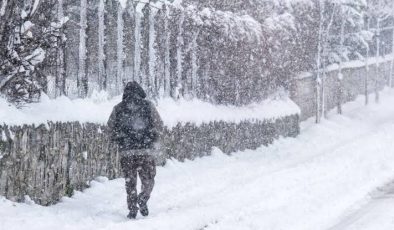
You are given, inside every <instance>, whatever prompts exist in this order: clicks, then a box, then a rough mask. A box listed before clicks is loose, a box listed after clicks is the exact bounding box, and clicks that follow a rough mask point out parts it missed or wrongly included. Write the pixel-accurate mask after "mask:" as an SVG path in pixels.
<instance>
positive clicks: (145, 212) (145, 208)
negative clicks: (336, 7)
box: [139, 202, 149, 216]
mask: <svg viewBox="0 0 394 230" xmlns="http://www.w3.org/2000/svg"><path fill="white" fill-rule="evenodd" d="M139 206H140V213H141V215H142V216H148V215H149V209H148V205H147V204H146V202H140V203H139Z"/></svg>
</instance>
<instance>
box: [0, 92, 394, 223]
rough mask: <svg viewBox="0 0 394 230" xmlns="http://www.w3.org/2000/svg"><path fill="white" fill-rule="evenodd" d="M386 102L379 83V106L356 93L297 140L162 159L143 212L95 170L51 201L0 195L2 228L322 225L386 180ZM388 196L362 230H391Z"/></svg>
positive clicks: (391, 149) (389, 118)
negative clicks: (130, 207) (136, 212)
mask: <svg viewBox="0 0 394 230" xmlns="http://www.w3.org/2000/svg"><path fill="white" fill-rule="evenodd" d="M393 105H394V91H392V90H390V91H389V90H386V91H385V92H384V93H382V95H381V103H380V104H378V105H375V104H371V105H370V106H368V107H364V106H363V100H362V98H360V99H359V100H357V101H356V102H352V103H349V104H347V105H346V106H345V107H344V113H345V115H343V116H339V115H336V114H335V113H334V112H332V113H330V114H329V118H328V119H327V120H324V121H323V122H322V124H319V125H315V124H314V123H313V119H310V120H308V121H306V122H304V123H302V132H301V135H300V136H298V137H297V138H288V139H280V140H278V141H276V142H275V143H274V144H273V145H271V146H268V147H261V148H259V149H258V150H255V151H244V152H238V153H234V154H233V155H232V156H227V155H224V154H222V153H221V152H220V151H219V150H214V151H213V156H211V157H205V158H201V159H197V160H195V161H188V162H185V163H179V162H176V161H168V164H167V165H166V166H165V167H162V168H159V169H158V174H157V178H156V179H157V180H156V181H157V183H156V187H155V190H154V192H153V195H152V199H151V200H150V211H151V215H150V216H149V217H147V218H140V217H139V218H138V219H137V220H128V219H126V217H125V216H126V214H127V210H126V201H125V200H126V194H125V190H124V186H123V183H124V180H123V179H117V180H113V181H107V180H105V179H104V178H99V179H98V181H94V182H92V184H91V185H92V186H91V188H90V189H87V190H86V191H85V192H77V193H76V194H75V195H74V196H73V197H72V198H64V199H63V200H62V202H61V203H59V204H57V205H54V206H51V207H41V206H38V205H35V204H17V203H13V202H10V201H8V200H6V199H4V198H3V199H1V198H0V229H7V230H12V229H17V230H19V229H29V230H34V229H39V230H45V229H56V230H63V229H160V230H166V229H171V230H177V229H179V230H187V229H193V230H207V229H210V230H211V229H237V230H242V229H258V230H261V229H268V230H275V229H284V230H289V229H291V230H297V229H300V230H308V229H311V230H316V229H319V230H320V229H330V228H332V227H335V226H339V225H338V223H341V222H343V221H344V218H345V219H346V218H347V217H348V216H352V213H355V212H356V211H355V210H357V209H358V208H362V207H365V206H366V204H367V203H368V202H370V201H371V200H373V199H372V197H373V194H375V191H376V188H378V187H379V186H383V185H384V184H387V183H389V182H390V181H392V180H393V179H394V167H393V163H394V141H393V138H394V106H393ZM391 204H392V205H390V203H388V206H390V208H388V207H386V208H387V209H383V210H379V209H378V210H377V212H385V211H386V213H385V214H386V215H384V216H383V217H386V218H383V217H382V218H377V219H376V218H374V215H377V214H376V213H374V214H371V215H372V216H371V218H369V219H368V218H367V219H365V220H366V221H369V222H368V223H371V222H375V221H379V222H375V225H374V226H375V228H365V229H379V230H385V229H393V227H394V223H393V219H394V218H393V217H394V216H393V215H390V214H392V213H393V210H394V207H393V206H394V202H391ZM349 218H350V217H349ZM340 227H341V226H340ZM338 229H341V228H338ZM342 229H347V225H343V228H342ZM349 229H358V230H359V229H363V228H362V227H360V226H357V227H355V228H351V227H349Z"/></svg>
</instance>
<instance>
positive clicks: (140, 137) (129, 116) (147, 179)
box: [108, 81, 163, 219]
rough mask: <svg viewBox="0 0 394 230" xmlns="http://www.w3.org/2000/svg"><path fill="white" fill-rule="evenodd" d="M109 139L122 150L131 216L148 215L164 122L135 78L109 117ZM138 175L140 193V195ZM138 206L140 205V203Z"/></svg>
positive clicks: (123, 169)
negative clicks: (139, 185)
mask: <svg viewBox="0 0 394 230" xmlns="http://www.w3.org/2000/svg"><path fill="white" fill-rule="evenodd" d="M108 127H109V133H110V138H111V140H112V141H114V142H115V143H116V144H117V146H118V150H119V154H120V157H121V158H120V164H121V167H122V171H123V173H124V176H125V180H126V191H127V205H128V209H129V210H130V212H129V214H128V216H127V217H128V218H130V219H135V218H136V216H137V213H138V210H139V211H140V213H141V215H143V216H147V215H149V210H148V206H147V202H148V200H149V198H150V195H151V192H152V190H153V186H154V183H155V181H154V178H155V175H156V164H155V158H154V155H155V153H156V152H157V151H158V150H157V149H158V147H157V145H158V142H159V136H160V135H161V133H162V130H163V122H162V120H161V118H160V115H159V113H158V112H157V110H156V108H155V107H154V105H153V104H152V103H151V102H150V101H148V100H147V99H146V93H145V92H144V90H143V89H142V87H141V86H140V85H139V84H138V83H137V82H135V81H133V82H129V83H127V85H126V87H125V89H124V93H123V99H122V101H121V102H120V103H119V104H118V105H116V106H115V107H114V109H113V111H112V114H111V116H110V118H109V120H108ZM137 174H138V175H139V177H140V179H141V184H142V186H141V193H140V194H139V195H138V194H137ZM137 205H138V206H139V207H138V206H137Z"/></svg>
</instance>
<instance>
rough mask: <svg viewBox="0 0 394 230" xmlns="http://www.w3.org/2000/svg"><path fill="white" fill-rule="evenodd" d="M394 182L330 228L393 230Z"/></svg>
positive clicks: (338, 229) (336, 229)
mask: <svg viewBox="0 0 394 230" xmlns="http://www.w3.org/2000/svg"><path fill="white" fill-rule="evenodd" d="M393 213H394V182H391V183H389V184H388V185H386V186H384V187H382V188H379V189H378V190H377V191H376V192H375V193H373V194H372V199H371V200H370V201H368V202H367V203H366V204H364V205H362V206H361V207H359V208H358V209H357V210H355V211H353V212H349V214H347V215H345V216H344V218H343V220H342V221H340V222H339V223H337V224H336V225H334V226H333V227H332V228H330V229H329V230H376V229H379V230H392V229H394V215H393Z"/></svg>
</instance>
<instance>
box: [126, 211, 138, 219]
mask: <svg viewBox="0 0 394 230" xmlns="http://www.w3.org/2000/svg"><path fill="white" fill-rule="evenodd" d="M137 214H138V208H135V209H132V210H130V212H129V214H128V215H127V218H129V219H135V218H136V217H137Z"/></svg>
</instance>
